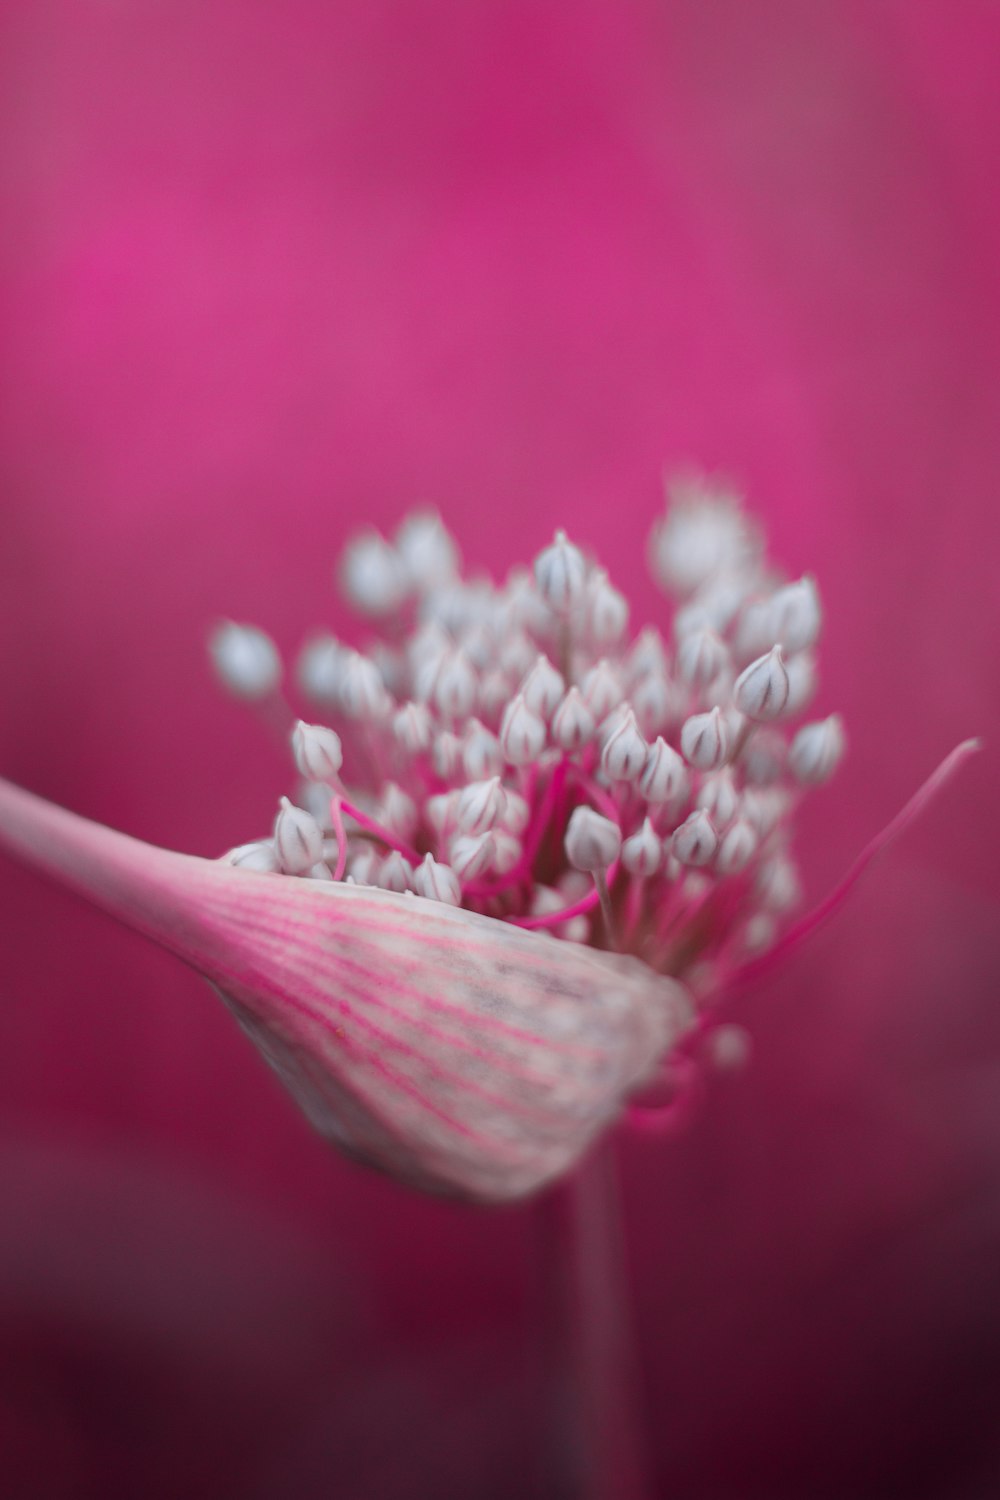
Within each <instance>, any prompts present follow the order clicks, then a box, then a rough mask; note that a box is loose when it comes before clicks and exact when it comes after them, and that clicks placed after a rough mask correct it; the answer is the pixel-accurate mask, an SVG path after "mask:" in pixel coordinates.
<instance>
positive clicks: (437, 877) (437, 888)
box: [413, 854, 462, 906]
mask: <svg viewBox="0 0 1000 1500" xmlns="http://www.w3.org/2000/svg"><path fill="white" fill-rule="evenodd" d="M413 889H414V890H415V891H416V893H417V895H418V896H424V897H425V898H426V899H427V900H428V901H443V902H444V903H445V904H446V905H447V906H460V905H461V903H462V887H461V886H460V885H459V882H458V876H457V875H456V874H455V872H454V870H453V869H451V867H450V866H449V865H445V864H439V863H438V861H437V860H436V859H435V858H434V856H433V855H431V854H425V855H424V859H423V863H422V864H419V865H418V866H417V868H416V869H415V870H414V872H413Z"/></svg>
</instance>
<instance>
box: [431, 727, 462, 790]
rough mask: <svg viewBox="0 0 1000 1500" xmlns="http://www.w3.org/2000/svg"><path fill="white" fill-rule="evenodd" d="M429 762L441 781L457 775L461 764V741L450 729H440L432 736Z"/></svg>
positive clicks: (449, 779)
mask: <svg viewBox="0 0 1000 1500" xmlns="http://www.w3.org/2000/svg"><path fill="white" fill-rule="evenodd" d="M431 764H432V765H433V767H434V770H435V771H436V773H437V775H438V776H440V777H441V780H442V781H451V780H452V778H453V777H455V776H457V775H458V768H459V766H460V765H461V764H462V741H461V740H460V739H459V737H458V735H457V734H452V732H451V730H450V729H442V730H440V731H439V732H438V733H437V734H436V735H435V736H434V748H433V750H432V751H431Z"/></svg>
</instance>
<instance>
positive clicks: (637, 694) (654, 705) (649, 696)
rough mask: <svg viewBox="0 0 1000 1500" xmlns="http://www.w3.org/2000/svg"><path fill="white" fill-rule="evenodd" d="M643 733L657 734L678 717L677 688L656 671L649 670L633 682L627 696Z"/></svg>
mask: <svg viewBox="0 0 1000 1500" xmlns="http://www.w3.org/2000/svg"><path fill="white" fill-rule="evenodd" d="M629 702H630V703H631V705H632V709H633V712H634V713H635V717H636V722H637V723H638V725H639V727H640V729H641V730H642V732H643V734H646V735H649V734H657V733H659V731H660V730H661V729H666V728H668V727H669V725H671V724H672V723H674V721H675V720H676V719H678V718H679V717H680V712H683V710H681V711H680V712H679V711H678V694H677V689H676V687H675V686H674V684H673V683H671V682H670V681H669V680H668V679H667V678H666V677H663V676H661V675H660V673H658V672H649V673H648V674H647V675H646V676H645V677H642V678H640V680H639V681H638V682H637V683H636V684H635V686H634V687H633V689H632V692H631V694H630V696H629Z"/></svg>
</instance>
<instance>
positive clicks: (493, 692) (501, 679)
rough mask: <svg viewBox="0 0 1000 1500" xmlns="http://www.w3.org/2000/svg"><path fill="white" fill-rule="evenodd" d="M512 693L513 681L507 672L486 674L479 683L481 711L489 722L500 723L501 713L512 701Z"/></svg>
mask: <svg viewBox="0 0 1000 1500" xmlns="http://www.w3.org/2000/svg"><path fill="white" fill-rule="evenodd" d="M510 695H511V683H510V679H509V678H508V676H507V674H506V672H500V671H493V672H487V673H485V674H484V676H483V677H482V679H481V680H480V683H479V712H480V713H481V714H482V715H483V718H484V719H486V720H487V722H488V723H490V724H497V723H499V720H500V716H501V714H502V713H503V711H504V709H505V708H506V707H507V704H508V703H509V702H510Z"/></svg>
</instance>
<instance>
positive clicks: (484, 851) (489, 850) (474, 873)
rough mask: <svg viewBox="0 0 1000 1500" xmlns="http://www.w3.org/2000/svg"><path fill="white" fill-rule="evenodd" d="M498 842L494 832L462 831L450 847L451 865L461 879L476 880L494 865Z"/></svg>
mask: <svg viewBox="0 0 1000 1500" xmlns="http://www.w3.org/2000/svg"><path fill="white" fill-rule="evenodd" d="M495 854H496V844H495V842H494V839H493V835H492V833H460V834H458V835H457V837H456V838H453V839H452V841H451V844H450V845H449V848H448V857H449V859H450V861H451V867H452V869H453V870H454V872H455V874H456V875H457V876H458V878H459V880H476V879H478V877H479V876H480V875H484V874H485V873H486V871H487V870H489V869H490V868H491V867H492V865H493V859H494V856H495Z"/></svg>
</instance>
